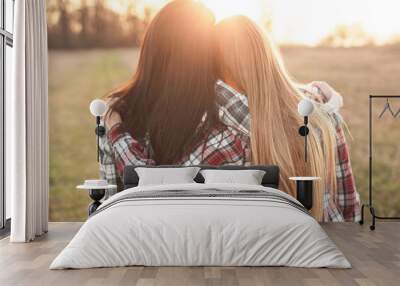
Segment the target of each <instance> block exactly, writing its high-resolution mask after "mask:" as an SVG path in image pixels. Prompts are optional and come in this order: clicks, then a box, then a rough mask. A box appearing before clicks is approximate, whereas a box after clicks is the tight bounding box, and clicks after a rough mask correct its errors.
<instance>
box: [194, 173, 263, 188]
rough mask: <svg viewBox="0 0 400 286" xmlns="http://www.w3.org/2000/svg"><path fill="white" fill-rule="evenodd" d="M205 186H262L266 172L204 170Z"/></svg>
mask: <svg viewBox="0 0 400 286" xmlns="http://www.w3.org/2000/svg"><path fill="white" fill-rule="evenodd" d="M200 174H201V175H202V176H203V177H204V183H205V184H212V183H224V184H225V183H226V184H228V183H233V184H246V185H261V182H262V179H263V177H264V175H265V171H261V170H211V169H210V170H202V171H201V172H200Z"/></svg>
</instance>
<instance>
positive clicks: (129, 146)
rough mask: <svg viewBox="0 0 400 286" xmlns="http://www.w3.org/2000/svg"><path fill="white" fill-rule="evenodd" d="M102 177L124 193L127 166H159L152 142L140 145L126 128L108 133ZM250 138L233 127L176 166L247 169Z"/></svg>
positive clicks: (103, 145)
mask: <svg viewBox="0 0 400 286" xmlns="http://www.w3.org/2000/svg"><path fill="white" fill-rule="evenodd" d="M100 150H101V161H100V176H101V178H102V179H105V180H107V181H108V182H109V183H110V184H117V186H118V189H117V190H113V191H111V192H110V194H109V195H113V194H115V192H116V191H120V190H122V184H121V180H120V178H122V174H123V170H124V167H125V166H127V165H155V164H156V162H155V161H154V160H153V159H152V158H153V154H152V153H153V152H152V149H151V146H150V142H149V141H148V140H145V141H144V142H139V141H137V140H136V139H134V138H132V136H131V135H130V134H129V133H128V132H127V131H126V130H125V129H124V126H123V124H117V125H114V126H113V127H112V128H111V129H110V130H107V136H103V137H102V138H101V140H100ZM249 157H250V142H249V137H248V136H247V135H244V134H243V133H241V132H239V131H238V130H235V129H234V128H233V127H225V128H222V129H214V130H212V131H211V132H210V134H209V135H208V138H207V140H205V141H204V142H200V143H199V145H198V146H197V147H196V148H195V149H194V150H193V151H192V152H191V153H190V154H189V155H187V156H185V157H184V158H182V159H181V160H180V161H179V162H176V164H180V165H184V166H188V165H202V164H204V165H245V164H246V163H247V162H249Z"/></svg>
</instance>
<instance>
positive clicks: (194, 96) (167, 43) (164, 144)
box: [110, 0, 218, 164]
mask: <svg viewBox="0 0 400 286" xmlns="http://www.w3.org/2000/svg"><path fill="white" fill-rule="evenodd" d="M214 24H215V20H214V17H213V15H212V13H211V12H210V11H209V10H208V9H206V8H205V7H204V6H203V5H201V4H200V3H198V2H195V1H189V0H176V1H173V2H171V3H169V4H167V5H166V6H165V7H164V8H163V9H162V10H161V11H160V12H159V13H158V14H157V15H156V16H155V18H154V19H153V20H152V22H151V23H150V25H149V27H148V30H147V32H146V34H145V37H144V41H143V44H142V48H141V53H140V58H139V63H138V67H137V70H136V73H135V74H134V76H133V77H132V78H131V79H130V80H129V81H128V82H127V83H125V84H124V85H123V86H121V87H120V88H118V89H117V90H115V91H114V92H112V93H111V95H110V97H111V100H110V101H111V102H112V103H111V106H110V112H113V111H116V112H118V113H119V114H120V115H121V118H122V121H123V123H124V124H125V126H126V127H127V129H128V131H129V132H130V133H131V135H132V136H133V137H135V138H137V139H143V138H146V136H147V135H148V136H149V138H148V139H149V140H150V143H151V147H152V148H153V151H154V156H155V158H154V159H155V161H156V162H157V164H173V163H176V162H178V161H179V160H180V159H182V158H183V157H184V156H185V155H187V154H188V153H189V152H190V151H191V150H192V149H193V148H194V147H195V145H196V144H199V143H200V142H199V141H201V140H202V139H203V138H205V136H206V135H207V134H208V133H209V132H210V130H211V128H213V127H215V126H216V125H217V124H218V123H217V122H218V113H217V109H216V106H215V92H214V84H215V82H216V65H215V45H214V43H215V39H214ZM205 114H206V116H205ZM204 116H205V119H204Z"/></svg>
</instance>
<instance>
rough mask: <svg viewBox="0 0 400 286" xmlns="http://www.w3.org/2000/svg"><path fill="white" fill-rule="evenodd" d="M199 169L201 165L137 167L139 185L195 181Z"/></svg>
mask: <svg viewBox="0 0 400 286" xmlns="http://www.w3.org/2000/svg"><path fill="white" fill-rule="evenodd" d="M199 170H200V168H199V167H182V168H181V167H179V168H143V167H137V168H135V171H136V173H137V174H138V176H139V184H138V185H139V186H149V185H168V184H187V183H194V181H193V179H194V178H195V177H196V175H197V173H198V172H199Z"/></svg>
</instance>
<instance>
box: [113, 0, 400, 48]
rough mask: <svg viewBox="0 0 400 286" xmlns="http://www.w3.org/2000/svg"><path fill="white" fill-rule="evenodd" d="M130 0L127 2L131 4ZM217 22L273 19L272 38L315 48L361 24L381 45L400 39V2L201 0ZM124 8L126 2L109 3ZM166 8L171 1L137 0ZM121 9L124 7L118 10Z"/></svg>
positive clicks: (120, 0)
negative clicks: (334, 33)
mask: <svg viewBox="0 0 400 286" xmlns="http://www.w3.org/2000/svg"><path fill="white" fill-rule="evenodd" d="M129 1H130V0H125V2H129ZM199 1H201V2H204V3H205V4H206V5H207V6H208V7H209V8H210V9H211V10H213V12H214V14H215V15H216V18H217V20H221V19H223V18H224V17H227V16H232V15H237V14H243V15H247V16H249V17H251V18H252V19H254V20H255V21H257V22H259V23H262V21H263V17H265V15H268V16H269V17H271V18H272V36H273V37H274V38H275V40H276V41H277V42H279V43H295V44H296V43H297V44H306V45H315V44H317V43H319V42H320V41H321V39H322V38H324V37H325V36H326V35H328V34H329V33H331V32H332V31H333V30H334V29H335V28H336V27H337V26H340V25H347V26H352V25H357V26H359V27H361V28H362V29H363V30H364V31H365V32H367V33H368V34H370V35H371V36H372V37H373V38H374V40H375V41H376V42H377V43H378V44H383V43H384V42H386V41H388V40H390V39H391V38H393V37H394V36H396V35H397V36H400V0H199ZM108 2H109V3H110V5H111V6H114V7H115V9H123V7H122V6H123V4H121V3H124V0H108ZM137 2H139V3H142V5H151V6H153V7H155V8H159V7H162V6H163V5H164V4H165V3H166V2H168V1H167V0H142V1H137ZM118 6H119V7H120V8H118Z"/></svg>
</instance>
